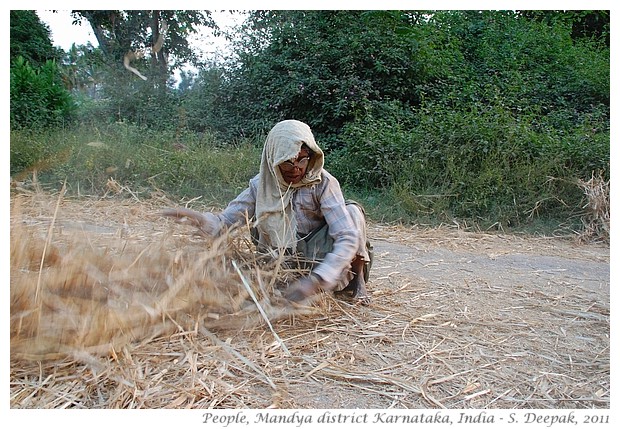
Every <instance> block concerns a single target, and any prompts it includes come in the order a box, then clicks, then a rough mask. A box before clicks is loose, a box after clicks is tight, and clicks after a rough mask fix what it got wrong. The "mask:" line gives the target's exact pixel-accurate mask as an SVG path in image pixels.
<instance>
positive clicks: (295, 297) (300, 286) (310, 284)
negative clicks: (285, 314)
mask: <svg viewBox="0 0 620 429" xmlns="http://www.w3.org/2000/svg"><path fill="white" fill-rule="evenodd" d="M323 289H324V282H323V280H321V278H320V277H319V276H317V275H316V274H310V275H308V276H304V277H301V278H299V279H297V280H295V281H294V282H293V283H291V284H290V285H289V286H288V288H287V289H286V292H285V294H284V297H285V298H286V299H288V300H289V301H292V302H301V301H304V300H305V299H307V298H310V297H311V296H313V295H315V294H317V293H319V292H320V291H321V290H323Z"/></svg>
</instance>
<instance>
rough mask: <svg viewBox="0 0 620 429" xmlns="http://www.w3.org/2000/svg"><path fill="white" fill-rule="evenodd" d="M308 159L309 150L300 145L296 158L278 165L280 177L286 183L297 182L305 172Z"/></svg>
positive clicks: (292, 183)
mask: <svg viewBox="0 0 620 429" xmlns="http://www.w3.org/2000/svg"><path fill="white" fill-rule="evenodd" d="M309 161H310V151H309V150H308V149H307V148H305V147H302V148H301V150H300V151H299V153H298V154H297V158H295V159H294V160H289V161H284V162H283V163H281V164H280V165H278V168H279V169H280V173H282V177H283V178H284V180H285V181H286V183H288V184H290V185H294V184H296V183H299V181H301V179H303V177H304V176H305V174H306V170H307V168H308V163H309Z"/></svg>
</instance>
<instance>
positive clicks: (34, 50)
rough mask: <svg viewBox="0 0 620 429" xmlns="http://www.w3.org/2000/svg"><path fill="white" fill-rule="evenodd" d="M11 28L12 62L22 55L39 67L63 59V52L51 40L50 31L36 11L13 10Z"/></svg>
mask: <svg viewBox="0 0 620 429" xmlns="http://www.w3.org/2000/svg"><path fill="white" fill-rule="evenodd" d="M10 26H11V34H10V45H11V61H13V60H15V59H16V58H17V57H18V56H20V55H21V56H22V57H23V58H24V59H25V60H26V61H28V62H29V63H30V64H31V65H32V66H35V67H37V66H41V65H43V64H45V62H46V61H47V60H57V59H60V58H61V56H62V52H61V51H59V50H58V49H56V48H54V46H53V45H52V41H51V40H50V29H49V28H48V26H47V25H45V24H44V23H43V22H42V21H41V20H40V19H39V17H38V15H37V13H36V12H35V11H34V10H12V11H11V22H10Z"/></svg>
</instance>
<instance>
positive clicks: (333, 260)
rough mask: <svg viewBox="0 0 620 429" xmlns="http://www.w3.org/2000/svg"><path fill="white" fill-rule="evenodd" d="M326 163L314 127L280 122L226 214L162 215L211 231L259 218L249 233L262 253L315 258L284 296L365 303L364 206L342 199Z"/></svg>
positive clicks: (368, 258) (297, 299)
mask: <svg viewBox="0 0 620 429" xmlns="http://www.w3.org/2000/svg"><path fill="white" fill-rule="evenodd" d="M323 164H324V156H323V151H322V150H321V149H320V148H319V146H318V145H317V144H316V142H315V140H314V136H313V134H312V132H311V130H310V127H309V126H308V125H306V124H305V123H303V122H299V121H296V120H286V121H282V122H279V123H278V124H276V125H275V126H274V127H273V128H272V129H271V131H270V132H269V134H268V136H267V140H266V141H265V145H264V147H263V153H262V158H261V164H260V170H259V173H258V174H257V175H256V176H255V177H254V178H252V179H251V180H250V184H249V186H248V188H246V189H245V190H244V191H243V192H241V193H240V194H239V195H238V196H237V198H235V199H234V200H233V201H231V202H230V203H229V204H228V206H227V207H226V209H225V210H224V211H222V212H221V213H218V214H215V213H210V212H206V213H200V212H196V211H194V210H190V209H184V208H178V209H166V210H164V211H163V212H162V214H163V215H165V216H170V217H173V218H176V219H177V220H182V219H189V220H190V221H191V222H192V223H193V224H194V225H196V226H197V227H198V228H200V230H201V231H202V232H203V233H206V234H208V235H212V236H216V235H218V234H219V233H220V232H221V231H223V230H224V229H226V228H227V227H230V226H232V225H234V224H237V223H241V222H244V221H245V219H254V227H253V228H252V235H253V238H254V241H255V243H256V245H257V248H258V250H259V251H264V252H269V253H272V254H273V255H274V256H276V255H279V254H282V253H283V252H284V253H287V254H290V255H295V254H296V255H301V256H302V257H303V258H304V259H305V260H307V261H310V264H309V265H310V268H311V271H310V274H309V275H307V276H304V277H301V278H299V279H297V280H296V281H295V282H293V283H291V284H290V285H288V287H287V288H286V291H285V292H284V295H285V297H286V298H287V299H289V300H290V301H293V302H301V301H303V300H305V299H306V298H309V297H311V296H313V295H315V294H317V293H319V292H338V291H343V292H348V293H350V294H351V296H352V297H353V298H354V299H355V300H358V301H359V302H360V303H362V304H365V305H366V304H368V303H369V302H370V297H369V295H368V292H367V290H366V282H367V281H368V275H369V270H370V266H371V264H372V258H371V257H372V251H371V246H370V244H369V241H368V239H367V237H366V218H365V214H364V210H363V208H362V207H361V206H360V205H359V204H357V203H355V202H353V201H345V199H344V196H343V194H342V191H341V189H340V184H339V183H338V180H337V179H336V178H335V177H334V176H332V175H331V174H330V173H329V172H328V171H327V170H325V169H324V168H323Z"/></svg>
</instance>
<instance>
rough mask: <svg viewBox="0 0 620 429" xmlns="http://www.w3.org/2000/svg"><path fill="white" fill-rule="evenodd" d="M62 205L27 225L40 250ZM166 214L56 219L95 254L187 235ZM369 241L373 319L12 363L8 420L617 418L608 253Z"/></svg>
mask: <svg viewBox="0 0 620 429" xmlns="http://www.w3.org/2000/svg"><path fill="white" fill-rule="evenodd" d="M54 198H55V197H54ZM54 198H51V199H50V201H49V203H47V206H46V207H47V210H43V209H41V208H40V207H41V205H36V204H34V203H33V204H32V207H35V206H37V207H38V208H37V210H34V211H32V212H31V213H29V214H28V215H27V216H26V217H25V218H24V219H22V220H21V222H22V223H25V224H28V225H30V226H34V227H40V228H41V231H42V236H44V235H43V234H44V232H45V231H46V229H47V225H49V223H50V219H51V218H52V217H53V216H55V215H53V206H54V203H55V200H54ZM12 203H13V200H12ZM168 204H169V202H168V201H164V200H157V199H152V200H151V199H150V200H148V201H147V202H144V201H137V199H134V200H129V199H125V200H118V199H99V200H93V199H82V200H66V201H64V202H63V203H62V205H61V207H60V210H59V214H58V215H57V217H56V218H55V219H54V220H55V222H56V224H57V225H63V227H64V228H65V230H67V229H71V228H72V229H79V230H80V231H82V232H83V234H85V235H88V236H89V237H90V238H89V240H91V241H96V240H99V239H100V238H101V237H103V236H105V235H106V234H107V235H111V236H112V235H116V236H118V234H121V233H122V234H123V236H124V237H125V238H126V239H132V238H133V239H135V240H138V241H141V242H145V243H146V242H148V241H149V240H155V239H156V237H159V236H161V235H162V234H166V233H173V234H181V235H182V234H185V235H187V236H188V237H189V234H188V232H189V228H188V227H184V226H182V225H175V224H171V223H170V222H167V221H163V220H161V219H158V218H156V217H153V216H152V213H154V211H155V210H157V209H158V208H162V207H164V206H166V205H168ZM94 213H96V215H94ZM13 221H15V219H12V222H13ZM93 237H96V239H94V238H93ZM369 237H370V239H371V241H372V243H373V246H374V253H375V261H374V266H373V268H372V271H371V279H370V282H369V285H368V289H369V292H370V293H371V294H372V303H371V305H369V306H367V307H364V306H359V305H356V304H354V303H352V302H349V301H347V300H346V299H341V298H338V297H332V296H329V295H324V296H321V297H320V298H319V299H318V300H317V301H316V302H315V303H314V304H313V305H312V308H311V309H310V310H306V311H305V313H304V312H302V313H300V314H293V315H289V316H286V317H279V318H274V319H273V320H272V321H271V324H272V326H271V327H270V326H268V325H267V323H264V321H263V320H262V319H261V318H260V317H259V318H256V319H254V321H255V322H254V323H253V324H247V323H246V324H245V325H244V328H243V329H239V327H238V326H232V325H231V326H230V327H229V328H227V327H226V326H224V327H222V326H218V327H215V328H205V327H204V326H199V325H198V324H196V326H194V328H193V329H191V330H189V329H186V328H182V327H179V328H178V330H177V331H176V332H173V333H171V334H166V335H163V336H159V337H156V338H153V339H136V341H134V342H133V343H132V344H130V345H127V346H123V347H121V348H120V349H118V350H115V351H114V352H113V353H111V354H103V355H96V354H88V355H86V354H83V355H80V354H73V355H71V356H67V357H65V358H56V359H52V360H44V361H40V362H38V361H36V360H35V361H32V360H28V359H18V358H15V357H12V359H11V407H12V408H61V407H75V408H165V407H171V408H208V407H215V408H267V407H276V408H365V409H368V408H426V409H428V408H444V407H445V408H609V405H610V402H609V401H610V399H609V398H610V341H609V338H610V325H609V320H610V252H609V246H608V245H604V244H580V243H578V242H577V240H575V239H572V238H549V237H532V236H525V235H509V234H490V233H481V232H469V231H463V230H459V229H458V228H439V229H428V228H416V227H413V228H405V227H402V226H387V225H378V224H371V225H370V228H369ZM187 239H188V240H190V238H187ZM191 240H192V243H193V245H202V244H201V243H202V242H201V241H200V239H197V238H195V237H192V238H191ZM13 274H14V273H13V272H12V275H13ZM12 316H13V315H12Z"/></svg>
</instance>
